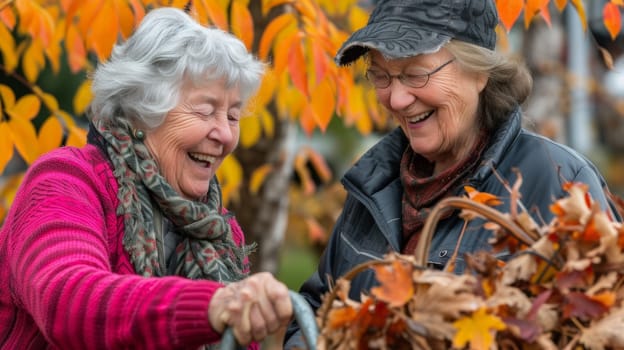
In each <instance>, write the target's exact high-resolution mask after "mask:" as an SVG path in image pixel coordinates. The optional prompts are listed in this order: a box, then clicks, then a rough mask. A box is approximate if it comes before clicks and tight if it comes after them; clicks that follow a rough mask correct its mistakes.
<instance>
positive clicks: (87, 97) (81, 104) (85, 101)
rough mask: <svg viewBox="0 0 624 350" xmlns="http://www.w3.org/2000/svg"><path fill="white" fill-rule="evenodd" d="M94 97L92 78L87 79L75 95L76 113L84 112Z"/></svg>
mask: <svg viewBox="0 0 624 350" xmlns="http://www.w3.org/2000/svg"><path fill="white" fill-rule="evenodd" d="M92 99H93V93H92V92H91V80H85V81H84V82H82V84H80V86H79V87H78V90H77V91H76V95H74V113H76V114H77V115H80V114H83V113H84V112H85V110H86V109H87V106H88V105H89V103H91V100H92Z"/></svg>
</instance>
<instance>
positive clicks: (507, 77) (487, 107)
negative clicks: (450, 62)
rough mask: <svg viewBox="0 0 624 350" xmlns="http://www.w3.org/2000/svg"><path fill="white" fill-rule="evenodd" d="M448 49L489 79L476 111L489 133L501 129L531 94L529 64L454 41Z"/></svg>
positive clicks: (463, 63) (473, 69)
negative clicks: (510, 115) (514, 110)
mask: <svg viewBox="0 0 624 350" xmlns="http://www.w3.org/2000/svg"><path fill="white" fill-rule="evenodd" d="M445 48H446V49H447V50H448V51H449V52H450V53H451V54H452V55H453V56H454V57H455V58H456V59H457V62H458V63H459V64H460V65H461V66H462V67H463V68H464V69H467V70H468V71H472V72H476V73H485V74H486V75H487V76H488V82H487V85H486V86H485V88H484V89H483V91H482V92H481V95H480V101H479V110H478V111H477V113H478V115H480V116H481V123H482V125H483V126H484V127H485V128H486V129H487V130H493V129H496V128H497V127H498V126H500V125H501V124H502V123H503V122H504V121H505V120H507V118H508V117H509V113H510V112H511V111H512V110H513V109H514V108H516V106H518V105H521V104H522V103H524V101H525V100H526V99H527V98H528V96H529V94H530V93H531V89H532V88H533V78H532V77H531V73H530V72H529V70H528V68H527V67H526V65H525V64H524V63H522V62H520V61H519V60H516V59H515V58H512V57H507V56H505V55H503V54H501V53H499V52H496V51H493V50H489V49H486V48H483V47H480V46H477V45H473V44H468V43H465V42H462V41H458V40H451V41H450V42H449V43H448V44H446V46H445Z"/></svg>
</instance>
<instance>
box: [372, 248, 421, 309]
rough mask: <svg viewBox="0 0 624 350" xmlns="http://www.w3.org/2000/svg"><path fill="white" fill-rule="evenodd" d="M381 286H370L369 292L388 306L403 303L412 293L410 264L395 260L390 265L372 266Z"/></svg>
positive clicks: (397, 305)
mask: <svg viewBox="0 0 624 350" xmlns="http://www.w3.org/2000/svg"><path fill="white" fill-rule="evenodd" d="M372 268H373V269H374V270H375V274H376V275H377V280H378V281H379V282H380V284H381V286H379V287H373V288H371V294H372V295H374V296H375V297H377V299H379V300H381V301H384V302H386V303H388V305H389V306H390V307H400V306H403V305H405V303H407V302H408V301H409V300H410V299H411V298H412V296H413V295H414V283H413V279H412V270H413V268H412V265H410V264H408V263H405V262H401V261H398V260H395V261H393V262H392V266H386V265H383V266H373V267H372Z"/></svg>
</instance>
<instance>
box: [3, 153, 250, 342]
mask: <svg viewBox="0 0 624 350" xmlns="http://www.w3.org/2000/svg"><path fill="white" fill-rule="evenodd" d="M63 152H64V154H63ZM63 152H60V153H61V154H60V155H59V152H57V153H55V154H56V156H54V155H52V156H46V157H45V158H44V159H43V160H41V161H39V162H37V163H36V164H34V165H33V166H31V168H30V169H29V172H28V174H27V176H26V177H25V179H24V181H23V183H22V187H21V189H20V191H19V193H18V195H17V196H16V199H15V201H14V203H13V206H12V208H11V212H10V213H9V216H8V217H7V221H6V222H5V227H3V234H6V235H7V236H8V238H7V242H6V243H7V244H8V249H7V252H8V256H7V257H6V261H7V263H8V266H7V267H3V268H7V269H10V272H9V274H10V275H9V280H8V281H6V282H7V285H8V286H9V288H10V289H11V295H12V296H13V300H14V303H15V304H16V309H20V310H25V312H21V313H22V316H21V317H20V316H18V317H17V318H18V320H17V321H16V322H17V323H20V322H22V323H23V324H28V323H29V322H30V323H31V324H32V323H33V321H34V323H35V324H36V327H38V329H39V332H41V333H42V334H43V336H44V337H45V338H46V341H47V342H48V343H50V344H52V345H53V346H54V347H57V348H60V349H155V348H159V349H168V348H197V347H198V346H199V345H201V344H206V343H210V342H214V341H217V340H218V339H219V334H217V333H216V332H215V331H214V330H213V329H212V328H211V327H210V325H209V321H208V317H207V309H208V305H209V303H210V299H211V297H212V295H213V294H214V292H215V290H216V289H217V288H219V287H220V286H221V285H220V284H219V283H216V282H211V281H192V280H188V279H184V278H178V277H164V278H143V277H140V276H138V275H132V274H119V273H117V272H116V271H113V268H112V266H111V262H110V249H111V243H110V242H112V241H116V238H115V237H111V235H113V234H114V233H113V232H111V231H112V230H111V227H110V226H111V223H110V220H106V212H107V211H110V210H114V208H110V206H111V205H112V204H111V203H114V202H115V201H114V200H113V199H111V198H109V194H108V193H107V189H106V187H105V184H103V183H101V182H102V181H101V180H100V179H101V177H99V176H98V174H96V173H95V172H94V170H93V169H94V167H93V165H91V164H90V163H89V162H88V161H87V160H85V159H82V158H81V157H80V156H79V155H78V152H79V151H78V150H77V149H65V150H64V151H63ZM239 234H240V233H239ZM2 284H3V285H4V282H3V283H2ZM24 314H26V315H27V316H23V315H24ZM17 327H19V324H18V325H17ZM24 328H26V326H24Z"/></svg>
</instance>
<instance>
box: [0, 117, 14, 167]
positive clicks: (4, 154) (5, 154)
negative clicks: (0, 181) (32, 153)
mask: <svg viewBox="0 0 624 350" xmlns="http://www.w3.org/2000/svg"><path fill="white" fill-rule="evenodd" d="M10 132H11V131H10V130H9V125H8V124H7V122H3V121H0V174H2V173H3V172H4V168H5V167H6V165H7V164H8V163H9V161H10V160H11V158H13V140H12V138H11V135H10Z"/></svg>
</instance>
